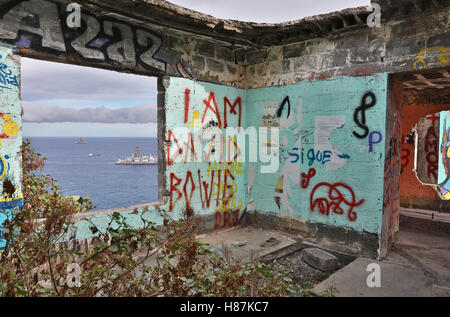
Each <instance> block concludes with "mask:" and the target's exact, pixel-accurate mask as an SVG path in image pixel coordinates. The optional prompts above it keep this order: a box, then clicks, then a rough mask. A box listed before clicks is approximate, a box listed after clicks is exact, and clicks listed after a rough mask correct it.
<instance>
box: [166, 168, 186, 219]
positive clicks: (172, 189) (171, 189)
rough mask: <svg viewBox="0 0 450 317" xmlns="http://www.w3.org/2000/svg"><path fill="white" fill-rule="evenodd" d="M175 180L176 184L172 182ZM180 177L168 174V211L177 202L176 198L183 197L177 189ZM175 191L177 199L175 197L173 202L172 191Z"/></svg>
mask: <svg viewBox="0 0 450 317" xmlns="http://www.w3.org/2000/svg"><path fill="white" fill-rule="evenodd" d="M174 180H176V184H174V183H173V181H174ZM180 183H181V179H180V178H178V177H176V176H175V174H174V173H171V174H170V204H169V211H172V210H173V207H174V206H175V204H176V203H177V201H178V200H180V199H181V197H183V194H182V193H181V191H180V190H179V189H178V185H180ZM174 192H176V193H177V194H178V197H177V199H175V202H174V201H173V193H174Z"/></svg>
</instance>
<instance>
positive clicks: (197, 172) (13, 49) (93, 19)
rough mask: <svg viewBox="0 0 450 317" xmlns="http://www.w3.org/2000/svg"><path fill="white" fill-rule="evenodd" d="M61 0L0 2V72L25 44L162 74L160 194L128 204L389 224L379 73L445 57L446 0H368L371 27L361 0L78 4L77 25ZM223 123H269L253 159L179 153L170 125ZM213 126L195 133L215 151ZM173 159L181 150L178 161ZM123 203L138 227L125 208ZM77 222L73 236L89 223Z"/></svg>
mask: <svg viewBox="0 0 450 317" xmlns="http://www.w3.org/2000/svg"><path fill="white" fill-rule="evenodd" d="M69 2H70V1H67V0H23V1H22V0H0V48H1V52H2V56H3V55H4V56H3V57H4V58H5V61H4V62H2V63H4V64H5V65H6V66H5V67H4V68H2V71H3V72H5V71H6V72H7V73H8V74H9V70H7V69H10V70H11V74H14V75H16V74H17V76H19V73H18V68H17V62H18V56H19V55H20V56H26V57H31V58H37V59H43V60H49V61H57V62H63V63H71V64H77V65H84V66H92V67H98V68H105V69H110V70H115V71H121V72H130V73H135V74H142V75H148V76H158V77H159V93H158V100H159V101H158V103H159V105H158V117H159V119H158V120H159V122H158V125H159V131H158V139H159V144H158V148H159V154H158V157H159V162H160V163H159V165H160V166H159V184H160V188H159V198H160V199H159V200H160V201H159V203H157V204H152V205H151V206H147V207H142V206H138V207H136V210H137V211H138V212H142V213H144V212H145V213H146V215H147V216H148V217H149V219H152V220H154V221H156V220H157V219H158V217H157V216H156V213H155V211H156V209H158V208H161V209H165V210H168V211H170V212H172V215H173V216H174V217H175V218H176V217H181V216H182V214H183V213H186V212H187V213H189V212H195V213H197V214H200V215H208V216H211V217H212V224H211V228H216V229H218V228H224V227H229V226H234V225H236V224H238V223H239V221H240V220H241V219H243V217H244V218H245V215H246V214H247V213H249V212H252V211H255V210H256V211H259V212H263V213H268V214H277V215H280V216H286V217H290V218H293V219H299V220H301V221H303V222H305V223H311V224H321V225H324V226H327V228H340V229H342V228H344V229H345V230H352V232H356V233H358V234H362V233H371V234H375V235H379V237H380V243H379V245H380V246H381V248H384V249H386V245H387V244H388V241H390V240H389V239H392V237H393V233H394V232H395V231H396V230H398V214H399V206H400V205H399V191H398V189H399V182H400V180H399V179H400V168H401V166H400V161H401V154H400V144H401V101H400V100H401V97H402V95H401V93H399V91H400V90H401V89H400V88H398V89H397V90H395V89H392V87H391V83H390V82H389V80H388V79H389V76H390V75H391V74H396V73H403V72H411V71H419V70H425V69H426V70H442V69H445V68H448V61H449V58H448V53H449V47H450V36H449V25H450V23H449V10H448V8H449V5H450V3H448V1H444V0H435V1H432V2H427V3H425V2H423V1H408V0H402V1H400V2H398V3H397V4H393V2H391V1H384V0H379V1H374V2H378V3H380V4H381V8H382V13H383V15H382V25H381V26H380V27H376V28H369V27H368V26H367V24H366V18H367V16H368V14H369V12H368V11H367V9H366V8H365V7H360V8H353V9H346V10H342V11H340V12H332V13H329V14H324V15H319V16H315V17H308V18H304V19H301V20H297V21H289V22H285V23H281V24H264V23H248V22H240V21H233V20H221V19H217V18H214V17H212V16H208V15H204V14H201V13H198V12H195V11H192V10H189V9H185V8H181V7H179V6H176V5H173V4H170V3H168V2H165V1H161V0H104V1H95V0H80V1H78V3H79V4H80V5H81V8H82V11H81V12H82V14H81V22H82V23H81V27H79V28H70V27H69V26H68V25H67V23H66V19H67V17H68V12H67V11H66V6H67V4H68V3H69ZM8 63H9V64H8ZM15 65H16V66H15ZM7 67H9V68H7ZM14 71H15V73H14ZM8 76H9V75H8ZM3 77H5V74H3ZM17 78H19V77H17ZM3 80H5V79H3ZM12 82H13V81H12ZM433 82H434V83H436V84H438V83H439V79H434V81H433ZM408 85H409V84H408ZM411 85H412V84H411ZM411 85H410V86H408V88H414V87H417V85H420V81H415V82H414V85H415V86H411ZM17 87H18V86H17ZM11 88H12V90H9V89H6V88H5V90H4V91H3V92H2V98H6V99H5V100H4V103H3V104H4V106H3V107H6V108H5V111H4V114H3V116H2V120H3V126H4V130H5V133H4V135H6V136H8V137H7V138H5V140H3V144H4V147H2V149H1V151H2V152H0V154H1V155H2V156H3V157H5V155H8V157H9V158H10V162H9V163H10V165H9V167H11V171H15V173H14V176H11V177H12V178H11V179H12V181H11V183H12V184H13V185H14V186H15V188H16V189H17V193H19V192H20V159H15V158H16V157H17V156H16V155H15V154H14V153H16V154H17V153H18V149H19V146H20V144H21V143H20V142H21V141H20V140H21V137H20V121H21V117H20V113H21V106H20V100H19V97H18V88H14V87H11ZM14 89H16V90H14ZM394 94H395V98H393V95H394ZM433 98H434V97H433ZM394 99H395V100H394ZM2 113H3V111H2ZM227 120H228V122H227ZM12 122H15V123H16V124H17V126H18V127H19V130H18V132H17V133H16V134H15V135H13V134H14V133H15V126H14V124H13V123H12ZM226 123H228V124H229V127H234V128H238V127H241V128H243V129H249V128H255V129H256V130H257V131H258V137H259V136H260V135H259V132H260V131H269V130H270V129H271V128H277V129H279V135H273V134H272V133H271V132H269V133H268V134H267V133H266V132H264V133H266V134H264V133H263V134H262V135H263V138H262V139H261V138H259V139H258V140H259V141H258V154H259V155H263V156H264V155H265V156H264V160H263V162H261V161H256V162H246V161H243V162H239V161H238V160H235V161H234V162H231V164H228V163H226V164H220V163H218V164H215V165H214V164H208V163H205V162H187V161H186V158H187V156H191V155H193V156H194V157H195V155H196V154H197V155H200V153H199V152H198V148H194V140H193V139H192V138H191V139H190V138H189V133H185V134H182V135H180V134H176V133H175V130H176V129H177V128H180V127H184V128H193V127H197V128H199V129H201V130H203V129H204V130H208V131H209V130H211V131H212V130H214V129H217V128H220V130H223V129H225V128H226ZM213 136H214V133H213V134H210V135H209V139H207V140H206V141H205V143H208V142H209V144H210V147H209V148H210V149H211V148H213V146H212V145H213V144H216V145H214V146H217V142H218V141H217V139H214V137H213ZM269 136H270V137H273V138H270V137H269ZM14 138H15V139H14ZM12 140H15V141H12ZM8 142H12V143H10V145H8ZM228 146H229V147H234V146H235V144H234V142H233V140H230V142H229V143H225V147H228ZM236 147H237V148H236V149H238V146H236ZM245 150H246V153H248V150H249V144H247V145H246V146H245ZM3 151H5V152H3ZM7 153H10V154H7ZM9 155H11V156H9ZM175 156H178V158H179V159H181V161H179V162H176V163H175V162H174V163H173V164H172V161H171V160H172V159H174V157H175ZM185 161H186V162H185ZM4 162H6V161H4ZM274 162H276V163H277V164H275V165H274V166H275V167H274V168H272V167H273V166H272V165H273V163H274ZM0 163H1V162H0ZM6 163H7V162H6ZM271 166H272V167H271ZM4 187H5V186H4ZM7 187H10V186H7ZM131 209H133V210H131ZM120 212H122V213H123V214H124V215H126V217H127V219H128V220H129V221H130V223H131V224H132V225H133V226H135V227H139V226H140V225H141V223H140V220H139V217H138V216H137V215H136V214H135V212H134V208H129V209H125V210H120ZM93 215H94V218H93V221H94V222H95V223H97V224H99V225H100V227H101V224H102V223H104V222H106V219H107V213H105V212H100V213H96V214H93ZM77 225H78V231H77V237H78V238H79V239H85V238H90V237H92V236H93V235H94V234H93V233H92V232H90V230H89V226H88V225H86V223H83V222H82V221H80V222H79V223H78V224H77ZM327 230H328V229H327ZM325 231H326V230H325ZM382 253H383V252H381V253H380V254H382Z"/></svg>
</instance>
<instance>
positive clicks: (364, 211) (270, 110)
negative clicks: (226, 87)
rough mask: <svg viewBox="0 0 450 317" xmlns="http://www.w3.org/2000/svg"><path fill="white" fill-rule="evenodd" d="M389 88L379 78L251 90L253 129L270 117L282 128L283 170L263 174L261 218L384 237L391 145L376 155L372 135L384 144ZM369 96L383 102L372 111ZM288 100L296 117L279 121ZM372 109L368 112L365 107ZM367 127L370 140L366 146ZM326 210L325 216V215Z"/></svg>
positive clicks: (257, 197)
mask: <svg viewBox="0 0 450 317" xmlns="http://www.w3.org/2000/svg"><path fill="white" fill-rule="evenodd" d="M386 87H387V74H377V75H374V76H367V77H358V78H354V77H335V78H333V79H329V80H324V81H312V82H309V81H302V82H300V83H297V84H294V85H287V86H284V87H270V88H263V89H256V90H249V91H248V92H247V113H246V116H247V121H246V124H247V126H260V125H261V124H264V123H262V121H261V120H262V119H264V118H268V116H270V117H271V120H272V121H273V123H272V124H276V122H279V126H280V127H281V131H280V169H279V170H278V171H277V173H273V174H262V173H260V167H261V164H260V163H258V164H257V166H256V169H257V173H256V180H255V184H254V186H253V189H252V194H251V196H250V197H251V198H253V199H254V201H255V202H256V205H257V206H256V210H258V211H263V212H277V213H280V214H282V215H286V216H290V217H295V218H301V219H304V220H306V221H310V222H318V223H324V224H328V225H331V226H340V227H350V228H353V229H355V230H357V231H359V232H362V231H366V232H371V233H379V232H380V230H381V213H382V199H380V197H382V193H383V168H384V157H385V152H384V141H383V142H381V143H378V144H372V151H370V144H369V137H368V135H369V133H370V132H374V131H377V132H379V133H380V134H381V136H383V137H384V131H385V116H386ZM370 92H371V93H373V94H374V95H375V96H376V102H375V103H374V105H373V106H371V107H368V104H370V103H371V102H372V101H371V100H370V98H368V99H367V100H366V101H364V98H363V97H364V96H365V94H366V93H370ZM286 96H288V97H289V99H290V104H291V107H290V113H289V111H287V110H285V109H283V110H282V113H278V114H281V116H278V114H277V113H276V112H275V111H274V109H275V110H277V109H279V106H280V104H281V102H282V100H283V99H284V98H285V97H286ZM365 102H366V105H367V107H361V106H362V105H364V104H365ZM366 108H367V109H366ZM362 115H365V119H364V120H362V117H361V116H362ZM356 121H357V122H356ZM357 123H359V124H360V126H358V125H357ZM361 126H362V127H367V129H368V132H369V133H368V134H367V136H365V137H363V138H362V137H361V136H362V135H361V134H364V131H365V128H361ZM353 132H355V133H353ZM356 135H359V136H360V137H357V136H356ZM326 151H329V152H326ZM302 152H303V161H302ZM313 152H314V156H315V158H314V159H312V157H313V155H312V153H313ZM308 155H309V158H308ZM324 157H327V159H324ZM341 194H342V196H341ZM331 196H333V197H335V198H336V199H334V200H333V199H330V198H331ZM321 205H322V207H323V209H322V211H324V212H325V214H322V213H321V212H319V210H320V209H321V208H320V206H321ZM328 208H329V209H328ZM340 208H342V209H340ZM334 211H336V212H334ZM326 213H328V216H327V215H326ZM340 213H342V214H340Z"/></svg>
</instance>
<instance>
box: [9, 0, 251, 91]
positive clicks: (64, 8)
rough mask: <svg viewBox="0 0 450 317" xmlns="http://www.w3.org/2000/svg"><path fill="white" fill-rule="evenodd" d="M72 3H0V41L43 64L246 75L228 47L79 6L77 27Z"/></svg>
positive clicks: (212, 76)
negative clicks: (72, 24)
mask: <svg viewBox="0 0 450 317" xmlns="http://www.w3.org/2000/svg"><path fill="white" fill-rule="evenodd" d="M64 2H65V3H64ZM70 3H72V1H50V0H18V1H17V0H0V40H1V41H2V42H4V43H7V44H10V45H13V46H14V47H15V48H16V49H17V52H18V53H20V54H21V55H23V56H27V57H33V58H38V59H44V60H55V61H60V62H64V63H72V64H78V65H86V66H92V67H100V68H108V69H114V70H119V71H127V72H133V73H138V74H146V75H153V76H156V75H161V74H168V75H171V76H180V77H185V78H191V79H192V78H198V79H203V80H205V81H214V82H224V83H234V84H236V85H238V81H239V80H240V78H241V77H242V74H241V72H242V70H243V68H242V67H240V66H237V65H236V64H235V58H234V54H233V52H232V50H231V49H229V48H227V47H223V46H219V45H215V44H214V43H211V42H208V41H205V40H199V39H196V38H193V37H191V36H190V35H186V34H184V35H183V36H176V35H174V34H169V35H168V34H166V31H167V28H166V27H161V26H159V27H157V26H154V25H152V26H143V25H142V23H136V20H131V19H129V18H126V17H124V16H121V15H118V14H112V13H105V12H103V11H102V10H95V9H92V8H91V7H89V6H81V8H80V21H79V22H80V23H79V27H73V26H71V24H70V23H69V21H72V19H73V16H74V14H73V10H72V9H70V7H69V6H68V5H69V4H70Z"/></svg>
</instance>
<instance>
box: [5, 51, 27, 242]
mask: <svg viewBox="0 0 450 317" xmlns="http://www.w3.org/2000/svg"><path fill="white" fill-rule="evenodd" d="M19 87H20V63H19V57H18V56H15V55H13V51H12V48H10V47H7V46H3V45H0V184H1V185H2V188H3V190H2V193H1V194H0V225H1V224H3V222H4V221H5V220H6V219H7V218H8V217H9V216H10V215H11V210H13V209H17V208H19V207H21V206H22V189H21V177H22V169H21V156H20V146H21V145H22V133H21V123H22V117H21V114H22V104H21V102H20V99H19ZM4 247H5V240H4V239H3V231H2V229H1V227H0V251H1V250H3V249H4Z"/></svg>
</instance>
